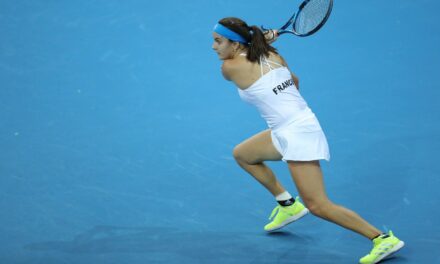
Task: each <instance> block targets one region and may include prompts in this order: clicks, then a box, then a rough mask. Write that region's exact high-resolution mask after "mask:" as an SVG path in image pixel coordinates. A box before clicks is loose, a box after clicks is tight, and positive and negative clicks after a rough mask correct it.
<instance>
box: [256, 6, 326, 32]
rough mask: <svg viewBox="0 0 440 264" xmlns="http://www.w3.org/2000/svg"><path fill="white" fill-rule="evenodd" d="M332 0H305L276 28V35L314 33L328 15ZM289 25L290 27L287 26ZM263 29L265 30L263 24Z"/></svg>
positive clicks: (322, 24)
mask: <svg viewBox="0 0 440 264" xmlns="http://www.w3.org/2000/svg"><path fill="white" fill-rule="evenodd" d="M332 8H333V0H305V1H304V2H302V3H301V5H300V6H299V8H298V11H297V12H296V13H294V14H293V15H292V17H290V19H289V20H288V21H287V22H286V23H285V24H284V25H283V26H282V27H281V28H280V29H278V35H282V34H285V33H290V34H294V35H296V36H299V37H307V36H310V35H312V34H313V33H316V32H317V31H318V30H319V29H320V28H321V27H322V26H324V24H325V22H327V20H328V18H329V17H330V13H331V12H332ZM290 26H291V28H289V27H290ZM261 28H262V29H263V31H267V29H265V28H264V27H263V26H262V27H261Z"/></svg>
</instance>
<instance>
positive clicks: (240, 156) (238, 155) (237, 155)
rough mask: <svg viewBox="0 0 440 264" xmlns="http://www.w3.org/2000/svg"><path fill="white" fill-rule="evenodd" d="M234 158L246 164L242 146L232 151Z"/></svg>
mask: <svg viewBox="0 0 440 264" xmlns="http://www.w3.org/2000/svg"><path fill="white" fill-rule="evenodd" d="M232 156H234V159H235V160H236V161H237V162H238V163H240V162H244V156H245V155H244V151H243V148H242V147H241V145H237V146H235V147H234V150H232Z"/></svg>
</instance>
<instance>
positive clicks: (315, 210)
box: [304, 199, 331, 217]
mask: <svg viewBox="0 0 440 264" xmlns="http://www.w3.org/2000/svg"><path fill="white" fill-rule="evenodd" d="M304 202H305V205H306V207H307V208H308V209H309V211H310V212H311V213H312V214H313V215H316V216H318V217H325V216H326V215H327V213H328V210H330V208H331V206H330V205H331V203H330V202H329V201H318V200H313V199H312V200H309V201H304Z"/></svg>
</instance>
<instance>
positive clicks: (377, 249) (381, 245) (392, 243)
mask: <svg viewBox="0 0 440 264" xmlns="http://www.w3.org/2000/svg"><path fill="white" fill-rule="evenodd" d="M404 245H405V243H404V242H403V241H402V240H400V239H398V238H397V237H395V236H394V234H393V232H392V231H390V232H389V233H388V234H386V235H381V236H380V237H378V238H375V239H373V249H372V250H371V252H370V254H368V255H366V256H365V257H363V258H361V259H360V260H359V263H361V264H374V263H378V262H379V261H381V260H383V259H384V258H386V257H389V256H390V255H391V254H393V253H395V252H396V251H398V250H399V249H401V248H402V247H403V246H404Z"/></svg>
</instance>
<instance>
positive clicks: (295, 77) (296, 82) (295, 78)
mask: <svg viewBox="0 0 440 264" xmlns="http://www.w3.org/2000/svg"><path fill="white" fill-rule="evenodd" d="M280 58H281V61H282V64H283V66H285V67H287V69H289V71H290V75H291V76H292V80H293V83H295V86H296V88H297V89H298V90H299V78H298V76H296V75H295V74H294V73H293V72H292V71H291V70H290V68H289V66H288V65H287V62H286V61H285V60H284V58H283V57H281V56H280Z"/></svg>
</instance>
